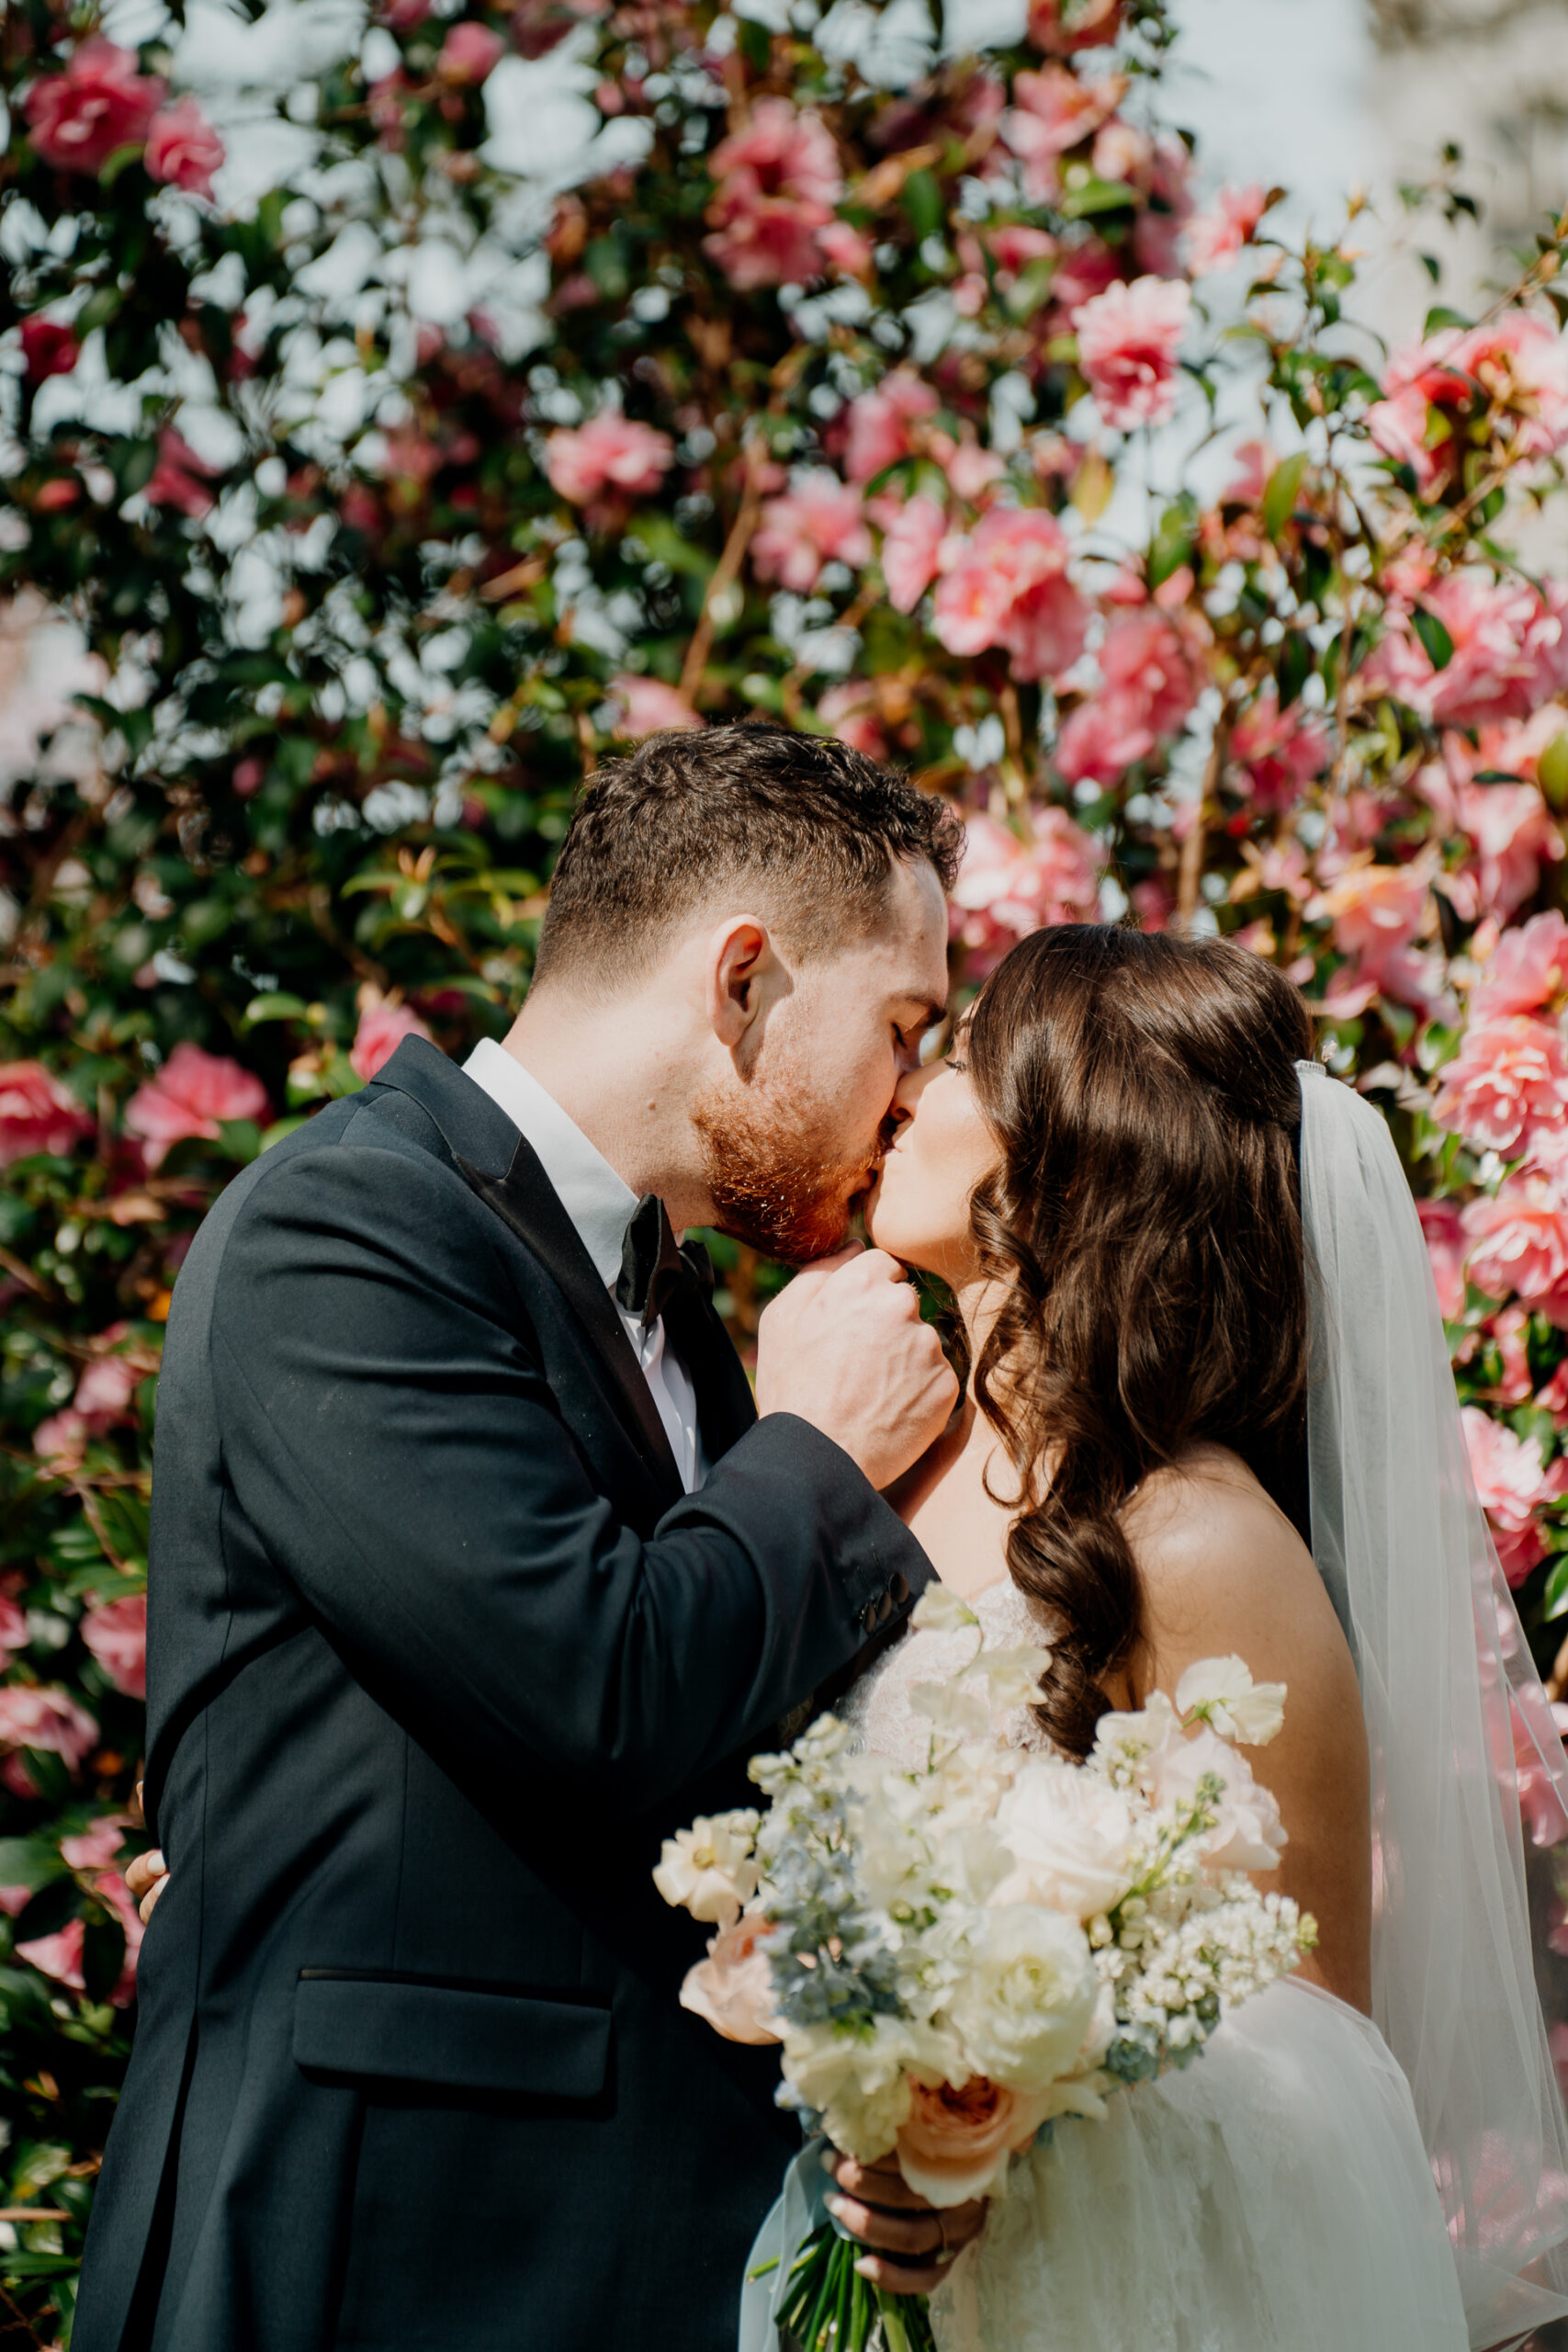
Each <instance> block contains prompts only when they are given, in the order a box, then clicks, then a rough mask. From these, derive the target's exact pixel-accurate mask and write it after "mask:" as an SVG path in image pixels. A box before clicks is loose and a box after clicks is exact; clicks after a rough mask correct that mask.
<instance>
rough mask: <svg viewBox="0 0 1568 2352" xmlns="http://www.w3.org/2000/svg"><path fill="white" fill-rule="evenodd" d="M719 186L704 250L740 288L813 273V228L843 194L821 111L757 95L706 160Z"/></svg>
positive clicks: (817, 251)
mask: <svg viewBox="0 0 1568 2352" xmlns="http://www.w3.org/2000/svg"><path fill="white" fill-rule="evenodd" d="M711 162H712V170H713V175H714V177H715V179H716V181H717V183H718V186H717V188H716V192H715V196H714V200H713V203H712V204H711V205H710V207H709V208H708V219H709V220H710V221H711V222H712V223H713V227H714V232H715V233H714V234H713V235H712V236H711V237H705V238H704V240H703V247H704V251H705V253H706V254H708V255H709V257H710V258H711V259H712V260H713V261H715V262H716V263H717V265H718V266H719V268H720V269H722V270H723V272H724V274H725V276H726V277H728V280H729V282H730V284H731V285H732V286H734V287H737V288H739V289H740V291H742V292H750V290H751V289H752V288H756V287H759V286H786V285H792V284H800V283H803V282H804V281H805V280H806V279H807V278H810V277H817V276H818V275H819V274H820V271H821V267H822V263H823V258H824V256H823V254H822V251H821V248H820V245H819V243H818V235H819V232H821V231H822V230H824V229H826V228H827V227H828V226H829V222H830V221H831V220H832V218H833V208H834V206H835V205H836V204H837V203H838V201H839V198H840V196H841V195H842V194H843V185H844V184H843V177H842V174H841V173H840V168H839V151H838V149H837V147H836V146H835V145H834V143H833V134H832V132H831V131H830V130H829V129H828V126H827V124H826V123H825V122H824V121H823V120H822V119H821V118H820V116H818V115H814V114H801V113H797V111H796V110H795V107H793V106H792V105H791V104H790V102H789V100H788V99H787V98H760V99H759V100H758V101H757V104H756V105H755V106H754V107H752V109H751V119H750V121H749V122H748V123H747V124H746V125H745V127H744V129H743V130H739V131H737V132H735V133H734V135H733V136H732V137H730V138H728V139H726V140H723V141H721V142H720V143H719V145H718V146H717V147H716V148H715V150H714V152H713V156H712V159H711Z"/></svg>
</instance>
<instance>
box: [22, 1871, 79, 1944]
mask: <svg viewBox="0 0 1568 2352" xmlns="http://www.w3.org/2000/svg"><path fill="white" fill-rule="evenodd" d="M81 1908H82V1890H81V1888H80V1887H79V1886H78V1885H77V1883H76V1882H75V1880H74V1879H73V1877H72V1876H71V1873H70V1872H69V1871H65V1872H63V1873H62V1875H61V1876H60V1877H58V1878H51V1879H50V1880H49V1881H48V1882H47V1883H45V1884H44V1885H43V1886H41V1887H40V1888H39V1891H38V1893H37V1894H35V1895H34V1896H33V1898H32V1900H31V1902H30V1903H28V1905H26V1907H25V1908H24V1909H23V1910H22V1911H21V1912H20V1913H19V1914H18V1916H17V1918H16V1919H14V1920H13V1921H12V1923H11V1936H12V1940H13V1942H15V1943H18V1944H30V1943H34V1942H36V1941H37V1939H39V1937H40V1936H57V1935H58V1934H59V1933H60V1930H61V1928H63V1927H64V1926H65V1924H66V1922H67V1921H68V1920H71V1919H74V1918H75V1917H76V1916H77V1914H78V1913H79V1912H80V1910H81Z"/></svg>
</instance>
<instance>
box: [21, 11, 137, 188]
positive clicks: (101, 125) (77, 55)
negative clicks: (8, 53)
mask: <svg viewBox="0 0 1568 2352" xmlns="http://www.w3.org/2000/svg"><path fill="white" fill-rule="evenodd" d="M165 86H166V85H164V83H163V82H161V81H159V80H158V79H157V77H156V76H155V75H153V74H139V73H138V72H137V70H136V58H135V56H134V54H133V52H132V51H130V50H129V49H121V48H120V47H119V46H118V43H117V42H115V41H112V40H105V39H104V38H103V36H102V35H101V34H95V35H94V36H93V37H92V38H91V39H90V40H85V41H83V42H81V43H80V44H79V46H78V47H77V48H76V49H75V50H74V51H73V52H72V55H71V57H70V59H69V60H68V61H67V63H66V65H65V69H64V71H63V72H62V73H60V74H42V75H40V76H39V80H38V81H36V82H35V83H34V84H33V85H32V87H31V88H30V89H29V90H28V95H27V98H26V101H25V103H24V107H23V112H24V113H25V114H26V116H27V119H28V136H29V138H30V139H31V141H32V143H33V146H34V148H35V149H36V150H37V152H38V153H39V154H40V155H41V156H42V157H43V160H44V162H45V163H46V164H55V165H56V166H57V167H58V168H59V169H60V170H61V171H66V172H83V173H85V174H87V175H89V176H91V177H94V178H96V176H97V175H98V173H99V172H101V171H102V170H103V167H104V165H105V164H107V162H108V159H109V157H110V156H111V155H112V154H114V153H117V151H118V149H119V148H121V147H140V146H141V143H142V141H144V140H145V138H146V136H147V128H148V125H149V124H150V123H151V121H152V117H153V116H154V114H156V112H157V110H158V108H159V107H161V106H162V104H163V102H164V89H165Z"/></svg>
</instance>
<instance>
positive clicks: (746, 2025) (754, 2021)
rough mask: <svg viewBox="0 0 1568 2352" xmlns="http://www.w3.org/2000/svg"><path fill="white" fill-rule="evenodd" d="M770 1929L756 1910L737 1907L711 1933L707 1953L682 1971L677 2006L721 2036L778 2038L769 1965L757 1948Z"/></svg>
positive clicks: (756, 2039)
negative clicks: (732, 1917) (728, 1923)
mask: <svg viewBox="0 0 1568 2352" xmlns="http://www.w3.org/2000/svg"><path fill="white" fill-rule="evenodd" d="M769 1932H770V1922H769V1921H768V1920H767V1919H765V1918H763V1917H761V1915H760V1914H759V1913H757V1912H755V1911H745V1912H742V1913H741V1915H740V1917H739V1919H737V1920H735V1921H734V1922H733V1923H732V1925H731V1926H729V1927H728V1928H720V1929H719V1931H718V1933H717V1935H716V1936H715V1937H714V1938H713V1939H712V1940H711V1942H710V1943H709V1945H708V1956H707V1958H706V1959H705V1960H700V1961H698V1962H697V1964H696V1966H695V1967H694V1968H692V1969H688V1971H687V1972H686V1980H685V1983H684V1984H683V1985H682V1987H681V2007H682V2008H683V2009H690V2010H691V2012H692V2014H693V2016H694V2017H699V2018H702V2020H703V2022H704V2024H705V2025H711V2026H712V2028H713V2030H714V2031H715V2032H716V2033H721V2034H723V2036H724V2038H725V2040H726V2041H748V2042H753V2043H755V2042H765V2041H779V2040H781V2039H782V2037H781V2035H780V2034H779V2031H778V2030H777V2021H776V2018H775V2015H774V2010H773V1967H772V1964H771V1962H769V1959H768V1955H767V1953H766V1952H765V1951H762V1950H761V1940H762V1938H763V1937H764V1936H766V1935H767V1934H768V1933H769Z"/></svg>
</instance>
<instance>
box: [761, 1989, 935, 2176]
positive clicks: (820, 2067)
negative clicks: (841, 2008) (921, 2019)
mask: <svg viewBox="0 0 1568 2352" xmlns="http://www.w3.org/2000/svg"><path fill="white" fill-rule="evenodd" d="M957 2063H958V2052H957V2049H956V2047H955V2045H954V2044H953V2041H952V2040H951V2038H950V2037H949V2036H947V2035H944V2034H941V2033H939V2032H937V2031H935V2030H933V2029H932V2028H931V2027H929V2026H922V2025H919V2024H918V2023H917V2022H916V2021H915V2020H914V2019H913V2018H888V2017H878V2018H873V2019H872V2020H871V2024H870V2026H869V2028H866V2027H861V2026H854V2027H845V2026H833V2025H819V2026H806V2027H797V2028H791V2029H790V2030H789V2031H787V2032H786V2034H785V2036H784V2056H783V2061H782V2064H783V2069H784V2079H785V2081H786V2082H787V2083H789V2084H790V2085H791V2086H792V2087H793V2088H794V2089H795V2091H796V2092H798V2094H799V2095H800V2097H801V2098H803V2099H804V2100H805V2102H806V2104H807V2107H811V2108H815V2109H817V2112H818V2114H819V2115H820V2116H821V2118H822V2124H823V2129H824V2130H825V2131H826V2132H827V2134H828V2137H829V2140H831V2142H832V2143H833V2145H834V2147H835V2148H840V2149H841V2150H842V2151H843V2153H844V2154H845V2155H849V2156H853V2157H854V2158H855V2159H856V2161H857V2162H858V2163H860V2164H874V2163H875V2161H876V2159H877V2157H878V2156H885V2155H886V2154H887V2151H888V2149H889V2148H891V2147H892V2145H893V2143H894V2141H895V2140H896V2139H897V2136H898V2133H899V2131H900V2129H901V2128H902V2126H903V2124H904V2122H905V2120H906V2119H907V2118H908V2112H909V2077H910V2075H911V2073H916V2074H919V2075H922V2076H925V2077H927V2078H929V2079H930V2080H931V2081H933V2082H941V2081H942V2079H943V2077H944V2075H946V2074H947V2072H948V2071H949V2069H950V2068H951V2067H952V2066H953V2065H954V2064H957Z"/></svg>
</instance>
